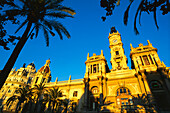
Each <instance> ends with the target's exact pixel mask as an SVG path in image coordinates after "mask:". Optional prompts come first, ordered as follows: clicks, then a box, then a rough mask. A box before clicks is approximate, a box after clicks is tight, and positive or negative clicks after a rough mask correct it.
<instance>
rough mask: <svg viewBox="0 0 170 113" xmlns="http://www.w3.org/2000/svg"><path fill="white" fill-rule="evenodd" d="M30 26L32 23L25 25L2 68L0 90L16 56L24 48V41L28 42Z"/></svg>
mask: <svg viewBox="0 0 170 113" xmlns="http://www.w3.org/2000/svg"><path fill="white" fill-rule="evenodd" d="M31 26H32V22H28V25H27V28H26V30H25V32H24V34H23V35H22V37H21V39H20V40H19V42H18V43H17V45H16V47H15V49H14V50H13V52H12V54H11V56H10V58H9V59H8V62H7V63H6V65H5V66H4V68H3V70H2V71H1V73H0V89H1V88H2V86H3V84H4V83H5V81H6V79H7V77H8V75H9V73H10V71H11V69H12V68H13V66H14V64H15V62H16V60H17V58H18V55H19V54H20V52H21V50H22V48H23V47H24V45H25V43H26V41H27V40H28V33H29V31H30V29H31Z"/></svg>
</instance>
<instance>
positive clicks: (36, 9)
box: [0, 0, 75, 88]
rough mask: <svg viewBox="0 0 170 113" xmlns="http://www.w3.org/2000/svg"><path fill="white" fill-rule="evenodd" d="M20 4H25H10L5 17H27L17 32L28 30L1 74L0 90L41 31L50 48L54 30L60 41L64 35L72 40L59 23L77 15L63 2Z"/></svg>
mask: <svg viewBox="0 0 170 113" xmlns="http://www.w3.org/2000/svg"><path fill="white" fill-rule="evenodd" d="M20 2H21V3H22V4H23V5H22V6H21V5H20V6H19V4H17V3H15V2H12V4H8V5H9V6H11V7H12V8H11V9H7V10H5V11H4V12H5V15H3V16H4V17H6V18H13V17H17V16H23V17H25V21H24V22H23V23H22V24H21V25H20V26H19V28H18V29H17V30H16V32H18V31H19V30H20V29H21V28H22V27H23V26H25V25H26V29H25V31H24V33H23V35H22V37H21V38H20V39H19V41H18V43H17V45H16V47H15V49H14V50H13V52H12V54H11V56H10V58H9V59H8V61H7V63H6V65H5V66H4V68H3V70H2V71H1V73H0V80H1V82H0V88H1V87H2V86H3V84H4V83H5V80H6V78H7V77H8V74H9V73H10V71H11V69H12V67H13V66H14V64H15V61H16V59H17V58H18V55H19V54H20V52H21V50H22V48H23V47H24V45H25V43H26V42H27V40H28V38H31V39H32V38H33V37H37V36H38V33H39V30H40V29H42V30H43V31H44V37H45V39H46V44H47V46H49V33H50V34H51V35H52V36H55V34H54V33H53V30H54V31H56V32H57V33H58V34H59V37H60V39H63V35H62V33H63V34H65V35H66V36H67V38H70V34H69V33H68V31H67V30H66V28H65V27H64V26H63V25H62V24H61V23H59V22H58V21H57V19H58V18H65V17H73V15H74V14H75V12H74V10H72V9H71V8H68V7H65V6H63V5H61V3H62V2H63V0H20ZM34 32H35V33H34Z"/></svg>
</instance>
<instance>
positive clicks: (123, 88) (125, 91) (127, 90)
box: [117, 87, 131, 96]
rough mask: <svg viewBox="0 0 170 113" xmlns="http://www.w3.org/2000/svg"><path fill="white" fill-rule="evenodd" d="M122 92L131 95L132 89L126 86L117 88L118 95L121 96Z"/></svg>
mask: <svg viewBox="0 0 170 113" xmlns="http://www.w3.org/2000/svg"><path fill="white" fill-rule="evenodd" d="M122 94H125V95H131V93H130V90H129V89H128V88H125V87H121V88H119V89H118V90H117V96H120V95H122Z"/></svg>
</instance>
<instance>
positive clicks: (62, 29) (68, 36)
mask: <svg viewBox="0 0 170 113" xmlns="http://www.w3.org/2000/svg"><path fill="white" fill-rule="evenodd" d="M58 27H59V28H60V29H61V31H62V32H63V33H64V34H65V35H66V36H67V38H70V37H71V36H70V34H69V32H68V31H67V29H66V28H65V27H64V26H63V25H62V24H61V23H58Z"/></svg>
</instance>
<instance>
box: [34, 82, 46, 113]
mask: <svg viewBox="0 0 170 113" xmlns="http://www.w3.org/2000/svg"><path fill="white" fill-rule="evenodd" d="M33 90H34V94H35V95H34V96H35V98H36V102H35V108H34V112H37V110H38V108H39V105H40V102H41V100H42V98H41V97H42V96H43V94H44V93H45V91H47V90H46V89H45V84H43V83H42V82H41V83H40V84H38V85H35V87H34V88H33ZM40 107H41V106H40Z"/></svg>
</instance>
